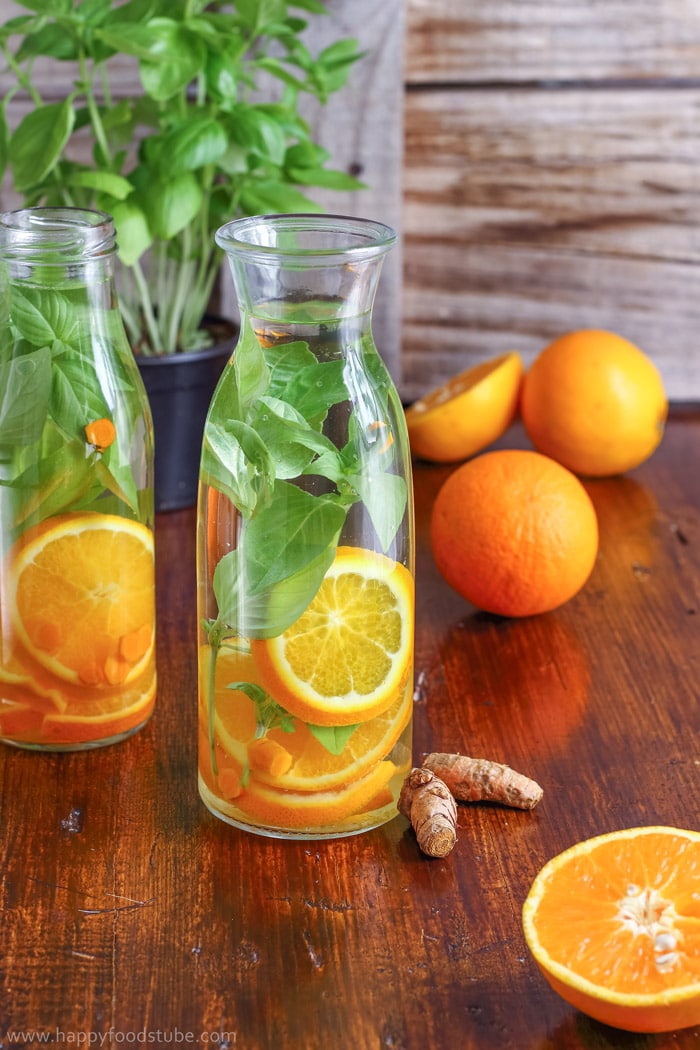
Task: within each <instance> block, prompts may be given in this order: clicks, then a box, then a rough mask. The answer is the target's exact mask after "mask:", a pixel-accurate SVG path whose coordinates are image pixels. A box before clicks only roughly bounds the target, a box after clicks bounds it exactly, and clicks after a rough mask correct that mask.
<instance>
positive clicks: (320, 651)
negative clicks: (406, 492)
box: [251, 547, 413, 726]
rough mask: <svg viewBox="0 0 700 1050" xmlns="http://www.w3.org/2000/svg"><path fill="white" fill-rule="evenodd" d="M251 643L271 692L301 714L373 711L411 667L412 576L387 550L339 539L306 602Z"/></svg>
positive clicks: (393, 697) (339, 719)
mask: <svg viewBox="0 0 700 1050" xmlns="http://www.w3.org/2000/svg"><path fill="white" fill-rule="evenodd" d="M251 651H252V654H253V657H254V659H255V662H256V664H257V667H258V669H259V672H260V675H261V681H262V684H263V686H264V687H265V689H266V690H267V692H268V693H270V695H271V696H272V697H273V698H274V699H275V700H276V701H277V703H279V704H281V706H282V707H284V708H285V709H286V710H287V711H289V712H290V713H291V714H293V715H295V716H296V717H297V718H299V719H301V720H302V721H303V722H310V723H312V724H313V725H323V726H340V725H351V724H353V723H354V722H364V721H366V720H367V719H369V718H374V717H376V716H377V715H380V714H382V713H383V712H384V711H386V710H387V709H388V708H389V707H391V706H392V705H394V704H396V703H397V699H398V697H399V694H401V693H403V690H404V689H405V687H406V683H407V681H408V678H409V675H410V673H411V671H412V656H413V577H412V575H411V573H410V572H409V570H408V569H407V568H406V567H405V566H404V565H401V564H400V563H399V562H395V561H393V560H392V559H391V558H387V557H385V556H384V555H383V554H377V553H375V552H374V551H369V550H364V549H362V548H357V547H339V548H338V551H337V554H336V557H335V560H334V562H333V564H332V565H331V567H330V569H329V570H328V572H327V574H326V576H325V578H324V580H323V583H322V584H321V586H320V588H319V590H318V593H317V594H316V597H315V598H314V599H313V601H312V602H311V604H310V606H309V607H308V609H306V610H305V611H304V613H302V615H301V616H300V617H299V619H298V620H296V622H295V623H293V624H292V625H291V627H289V628H287V630H286V631H284V632H283V633H282V634H281V635H278V636H277V637H276V638H267V639H263V640H254V641H253V642H252V643H251Z"/></svg>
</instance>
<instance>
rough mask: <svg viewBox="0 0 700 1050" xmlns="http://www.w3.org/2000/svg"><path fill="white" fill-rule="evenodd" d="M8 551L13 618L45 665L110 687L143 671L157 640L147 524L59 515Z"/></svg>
mask: <svg viewBox="0 0 700 1050" xmlns="http://www.w3.org/2000/svg"><path fill="white" fill-rule="evenodd" d="M9 558H10V570H9V572H10V594H9V603H10V607H11V608H12V610H13V626H14V629H15V631H16V633H17V636H18V638H19V640H20V642H21V644H22V645H23V647H24V648H25V649H26V650H27V652H28V653H29V654H30V655H31V656H32V657H33V658H34V659H35V660H36V661H37V662H38V663H39V664H40V665H41V666H42V667H44V668H46V669H47V670H48V671H50V672H51V673H52V674H53V675H56V676H57V677H58V678H59V679H61V680H64V681H66V682H68V683H72V684H76V685H86V686H92V687H100V688H107V689H109V688H114V687H118V686H122V685H125V684H127V683H130V682H132V681H133V680H134V679H136V678H137V677H138V676H139V675H140V674H141V672H142V671H143V670H144V668H145V667H146V666H147V665H148V663H149V661H150V660H151V657H152V653H153V645H154V623H155V599H154V556H153V533H152V532H151V531H150V529H148V528H146V526H144V525H142V524H140V523H139V522H135V521H131V520H129V519H126V518H121V517H117V516H113V515H108V514H69V515H62V516H61V518H60V519H57V520H56V522H55V524H54V525H53V526H47V527H44V528H43V529H42V530H40V531H38V533H36V534H35V535H34V536H33V537H32V538H31V539H29V541H27V540H26V539H24V540H22V541H20V543H19V544H18V545H17V550H16V552H14V553H13V552H10V556H9Z"/></svg>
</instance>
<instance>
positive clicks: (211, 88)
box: [0, 0, 360, 509]
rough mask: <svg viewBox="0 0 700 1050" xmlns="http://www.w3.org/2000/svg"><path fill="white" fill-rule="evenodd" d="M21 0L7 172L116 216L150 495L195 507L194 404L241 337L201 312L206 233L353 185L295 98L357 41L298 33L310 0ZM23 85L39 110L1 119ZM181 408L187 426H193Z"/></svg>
mask: <svg viewBox="0 0 700 1050" xmlns="http://www.w3.org/2000/svg"><path fill="white" fill-rule="evenodd" d="M14 6H15V9H17V8H21V7H23V8H24V9H25V11H26V13H24V14H16V15H15V16H14V17H12V18H10V19H8V20H6V21H5V22H4V23H3V24H2V25H0V49H1V50H2V53H3V55H4V58H5V63H6V70H5V81H6V82H7V79H8V77H9V78H10V79H11V86H10V89H9V90H8V91H7V92H6V94H5V98H4V102H3V103H2V106H1V107H0V174H4V173H5V170H6V169H7V170H8V175H9V176H11V179H12V183H13V185H14V189H15V191H16V192H17V193H18V194H19V195H20V196H21V198H22V200H23V202H24V204H25V205H26V206H34V205H40V204H46V205H69V206H70V205H74V206H77V207H87V208H95V207H96V208H100V209H102V210H104V211H106V212H108V213H110V214H111V215H112V216H113V218H114V220H115V225H116V228H117V238H118V246H119V258H120V262H121V264H122V265H121V267H120V274H119V301H120V306H121V310H122V315H123V318H124V323H125V326H126V330H127V334H128V336H129V339H130V342H131V345H132V348H133V350H134V352H135V354H136V355H137V360H138V361H139V364H140V367H141V372H142V375H143V376H144V379H145V382H146V386H147V389H148V390H149V396H150V399H151V406H152V409H153V414H154V424H155V434H156V505H157V507H158V508H159V509H166V508H168V507H174V506H183V505H187V504H188V503H191V502H193V501H194V494H195V491H196V489H195V486H196V471H197V462H198V457H199V445H200V438H201V430H202V425H203V419H204V414H205V412H206V408H207V406H208V403H209V399H210V396H211V393H212V390H213V386H214V383H215V381H216V379H217V378H218V375H219V374H220V372H221V369H222V367H223V364H224V361H225V359H226V357H227V356H228V355H229V354H230V351H231V348H232V345H233V344H232V343H231V342H230V341H229V343H228V344H224V347H223V348H220V347H219V346H218V345H217V343H216V339H215V336H214V335H212V330H211V326H210V325H208V324H207V323H206V322H207V312H208V310H209V309H210V304H211V301H212V292H213V290H214V287H215V282H216V279H217V275H218V273H219V270H220V264H221V256H220V249H218V248H217V246H216V244H215V241H214V232H215V230H216V229H217V228H218V227H219V226H220V225H221V224H222V223H223V222H225V221H227V220H229V219H231V218H234V217H236V216H239V215H254V214H260V213H279V212H291V211H307V212H308V211H317V210H318V208H317V207H316V205H315V204H314V202H313V201H312V200H311V199H309V197H308V196H307V194H308V193H309V192H311V190H310V188H311V187H314V186H323V187H332V188H334V189H340V190H345V189H347V190H353V189H357V188H359V186H360V183H358V182H357V181H356V180H355V179H354V178H353V177H352V176H349V175H347V174H345V173H344V172H341V171H336V170H333V169H331V168H329V167H328V166H327V164H328V161H329V160H330V158H329V155H328V153H327V151H325V150H324V149H323V148H322V147H321V145H319V144H318V143H317V142H315V141H314V140H313V136H312V133H311V131H310V128H309V125H308V123H307V122H306V121H305V120H304V119H303V117H302V115H301V112H300V105H299V103H300V99H301V97H302V96H303V95H305V94H306V95H311V96H314V97H315V98H316V99H318V100H319V101H320V102H321V103H325V101H326V100H327V99H328V97H329V96H330V94H332V93H333V92H335V91H337V90H339V89H340V88H341V87H342V86H343V84H344V83H345V81H346V79H347V76H348V74H349V71H350V69H351V67H352V65H353V64H354V63H355V62H356V61H357V59H358V57H359V53H358V49H357V44H356V42H355V41H354V40H350V39H339V40H337V41H336V42H335V43H333V44H331V45H330V46H328V47H326V48H325V49H324V50H322V51H320V52H319V53H317V54H315V55H314V54H312V53H311V51H310V50H309V48H308V46H307V45H306V44H305V42H304V31H305V30H306V28H307V26H308V22H309V19H311V18H316V17H318V16H320V15H322V14H324V13H325V12H326V7H325V4H324V3H321V2H320V0H293V2H286V0H234V2H233V3H208V2H206V0H129V2H127V3H125V4H123V5H120V6H115V5H113V4H112V3H111V2H110V0H34V2H28V3H25V4H23V5H14ZM37 60H40V62H37ZM47 63H48V65H49V69H50V73H49V72H47ZM125 69H127V70H131V74H132V75H131V76H130V78H129V80H128V83H129V85H130V89H129V90H130V93H127V92H125V90H124V87H123V83H124V73H125ZM37 71H40V72H41V76H40V77H39V76H37ZM48 82H50V83H51V90H50V92H49V91H45V92H43V93H42V90H41V87H40V86H41V84H46V83H48ZM120 84H121V87H120ZM134 85H137V86H138V90H136V89H135V87H134ZM15 96H19V98H20V99H21V98H25V99H26V98H28V99H29V101H30V104H31V109H30V111H29V112H28V113H27V114H26V115H25V116H24V118H23V119H22V120H21V121H20V122H19V124H18V125H17V126H16V127H15V128H13V129H12V130H10V128H9V126H8V121H7V109H8V103H9V102H10V101H11V100H12V99H13V97H15ZM166 364H167V365H168V367H167V370H166V368H164V367H163V366H164V365H166ZM199 368H203V370H204V376H205V378H204V380H203V384H204V385H202V381H200V380H198V379H197V378H196V369H199ZM166 371H167V374H168V375H169V374H170V373H173V374H174V376H175V380H174V382H175V386H176V394H175V396H176V398H177V399H178V400H177V404H176V405H175V406H174V407H173V406H172V405H170V404H169V403H166V404H162V403H161V397H162V388H164V387H168V386H169V385H170V380H166V378H165V376H166ZM193 391H194V392H195V393H196V394H197V395H198V403H197V404H196V405H195V406H194V407H190V406H188V405H187V404H186V403H185V399H186V398H187V397H189V394H190V392H193ZM188 419H191V420H192V421H193V423H194V426H195V433H194V435H188V434H186V433H185V430H184V424H185V422H186V421H187V420H188ZM170 422H174V423H175V424H176V430H175V436H174V437H170V436H168V435H167V434H166V433H165V426H166V424H168V423H170ZM176 437H177V438H180V439H183V441H184V444H183V445H178V446H176V445H175V438H176ZM166 454H167V456H168V459H166ZM185 475H186V479H185V480H183V478H185ZM171 483H172V484H174V485H175V492H174V493H168V492H166V488H167V487H169V486H170V484H171Z"/></svg>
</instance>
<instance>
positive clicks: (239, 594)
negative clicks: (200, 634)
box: [214, 481, 345, 638]
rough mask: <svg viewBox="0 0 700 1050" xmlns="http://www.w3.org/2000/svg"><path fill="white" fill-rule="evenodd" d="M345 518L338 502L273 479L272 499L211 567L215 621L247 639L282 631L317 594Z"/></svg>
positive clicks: (268, 635) (332, 556) (331, 559)
mask: <svg viewBox="0 0 700 1050" xmlns="http://www.w3.org/2000/svg"><path fill="white" fill-rule="evenodd" d="M280 521H284V522H285V528H284V529H280V528H279V522H280ZM344 521H345V511H344V510H343V508H342V507H340V506H339V505H338V504H337V502H334V501H333V500H331V499H327V498H324V497H322V496H312V495H311V494H310V493H308V492H304V491H303V490H301V489H298V488H297V487H296V486H294V485H290V484H289V483H288V482H285V481H279V482H277V483H276V485H275V488H274V492H273V498H272V500H271V502H270V503H269V504H268V505H267V506H265V507H263V508H262V509H261V510H260V511H259V513H257V514H256V515H255V517H253V518H251V519H250V521H247V522H246V523H245V526H244V528H243V530H242V534H241V537H240V541H239V545H238V548H237V549H236V550H235V551H232V552H231V553H230V554H226V555H225V556H224V557H223V558H222V559H221V561H220V562H219V564H218V565H217V567H216V569H215V571H214V594H215V596H216V600H217V604H218V607H219V621H223V622H225V623H226V624H228V625H229V626H230V627H231V628H232V630H234V631H235V632H236V633H240V634H243V635H245V636H246V637H252V638H270V637H274V636H275V635H277V634H281V633H282V631H284V630H286V628H287V627H289V626H290V624H292V623H294V621H295V620H296V619H298V617H299V616H301V614H302V612H304V610H305V609H306V608H307V607H308V605H309V604H310V602H311V601H312V600H313V598H314V596H315V595H316V593H317V591H318V588H319V587H320V586H321V583H322V581H323V578H324V576H325V574H326V572H327V571H328V569H329V567H330V565H331V563H332V561H333V558H334V557H335V547H336V543H337V540H338V536H339V534H340V530H341V528H342V526H343V522H344Z"/></svg>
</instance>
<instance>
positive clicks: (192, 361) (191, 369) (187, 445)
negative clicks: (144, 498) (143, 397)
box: [136, 339, 236, 511]
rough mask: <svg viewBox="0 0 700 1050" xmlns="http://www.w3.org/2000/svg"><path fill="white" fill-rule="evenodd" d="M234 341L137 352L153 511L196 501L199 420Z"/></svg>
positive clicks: (199, 444)
mask: <svg viewBox="0 0 700 1050" xmlns="http://www.w3.org/2000/svg"><path fill="white" fill-rule="evenodd" d="M235 345H236V341H235V339H228V340H226V341H225V342H222V343H217V344H215V345H214V346H211V347H208V348H207V349H206V350H197V351H192V352H190V353H184V354H169V355H166V356H165V357H140V356H137V357H136V361H137V364H138V367H139V371H140V372H141V376H142V378H143V382H144V385H145V387H146V393H147V394H148V400H149V402H150V405H151V413H152V415H153V431H154V436H155V508H156V511H164V510H180V509H182V508H183V507H191V506H192V505H193V504H194V503H196V502H197V484H198V479H199V460H200V456H201V451H202V433H203V431H204V422H205V420H206V416H207V411H208V409H209V403H210V401H211V397H212V394H213V393H214V388H215V386H216V384H217V382H218V380H219V377H220V375H221V373H222V372H223V369H224V365H225V364H226V362H227V361H228V359H229V357H230V356H231V354H232V352H233V349H234V347H235Z"/></svg>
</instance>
